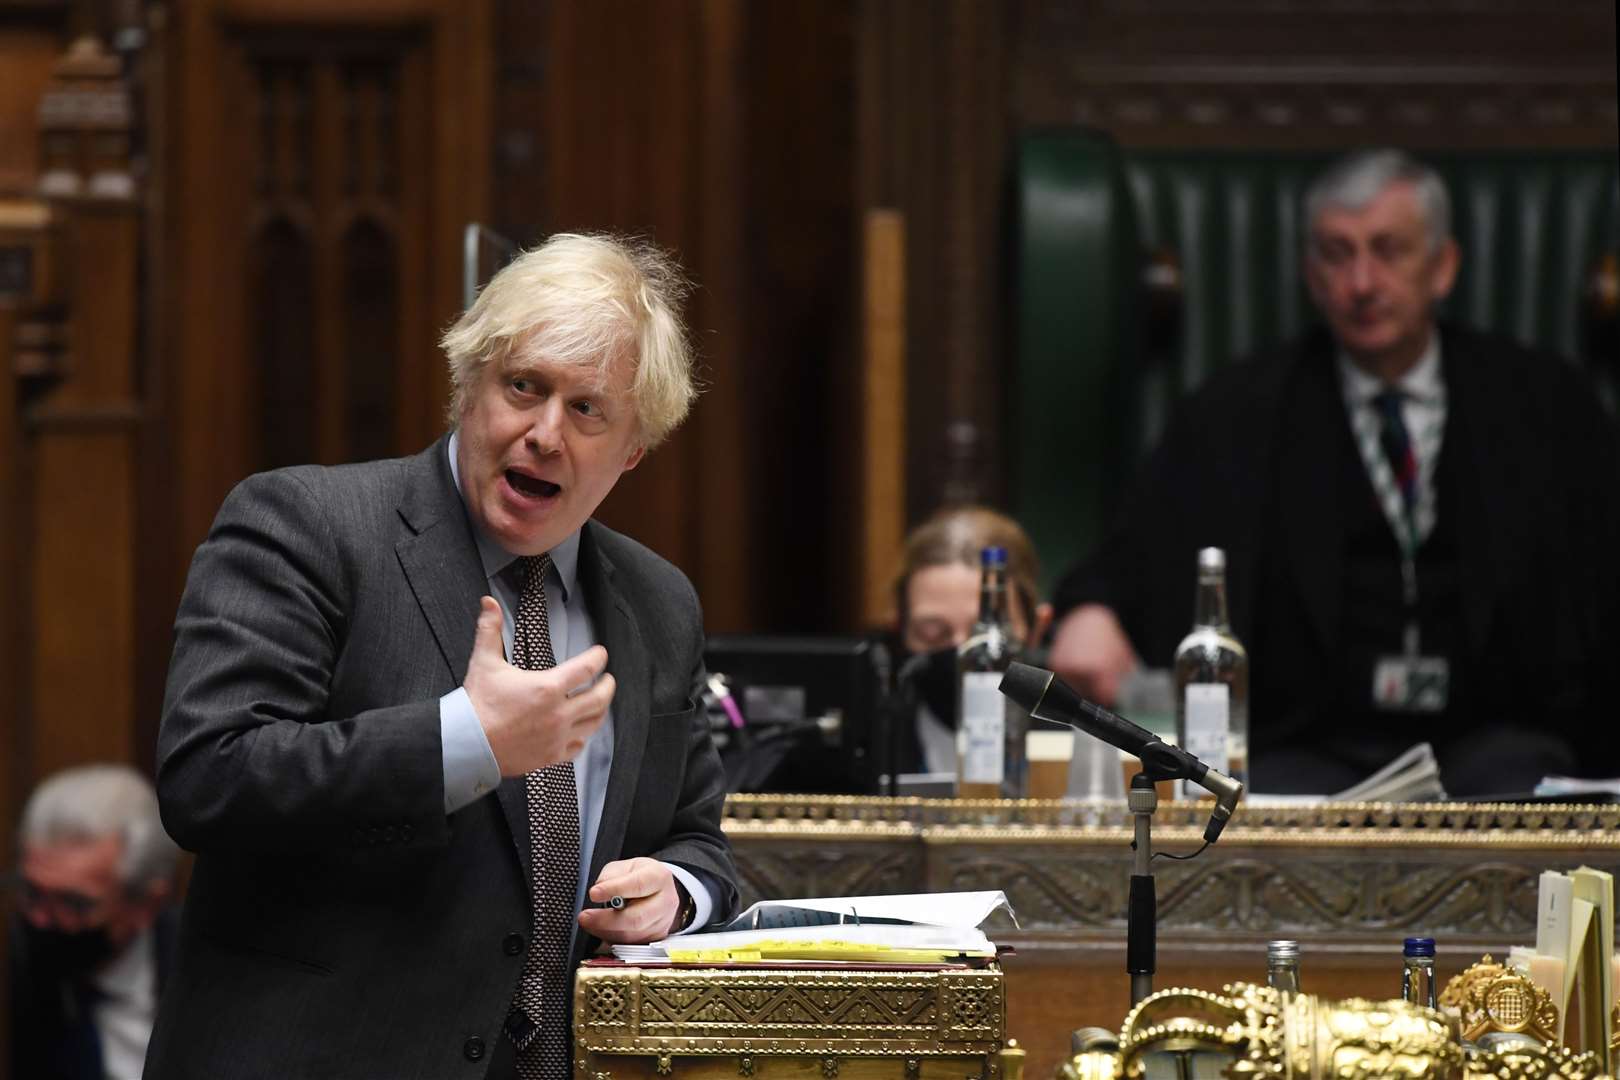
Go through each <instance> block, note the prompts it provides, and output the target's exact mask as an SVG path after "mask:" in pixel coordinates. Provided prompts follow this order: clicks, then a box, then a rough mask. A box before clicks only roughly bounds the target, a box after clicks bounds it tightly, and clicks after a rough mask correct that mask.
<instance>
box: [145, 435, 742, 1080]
mask: <svg viewBox="0 0 1620 1080" xmlns="http://www.w3.org/2000/svg"><path fill="white" fill-rule="evenodd" d="M580 581H581V583H582V586H583V588H584V589H585V596H586V600H587V603H588V604H589V606H590V610H591V617H592V620H593V621H594V623H595V625H596V628H597V632H598V634H599V636H600V638H601V640H602V643H603V645H604V646H606V648H607V651H608V657H609V660H608V670H609V671H611V672H612V673H613V676H614V679H615V680H616V683H617V690H616V694H615V698H614V723H615V739H614V752H613V764H612V771H611V775H610V778H609V783H608V790H607V796H606V803H605V806H604V808H603V811H602V822H601V826H600V829H599V832H598V838H597V841H596V847H595V852H594V856H593V859H592V868H591V877H592V879H594V878H595V876H596V874H597V873H598V871H599V870H600V868H601V866H602V865H603V863H605V862H607V861H609V860H611V859H617V858H630V857H634V856H638V855H646V856H651V857H654V858H658V859H662V860H664V861H667V862H673V863H678V864H680V865H682V866H685V867H689V868H692V869H695V870H698V871H700V872H703V873H704V874H706V875H707V877H708V879H709V880H711V881H713V882H715V883H717V884H718V885H719V892H720V895H718V896H716V898H715V900H716V908H717V910H716V912H715V914H716V916H717V917H719V916H724V915H725V914H727V913H728V912H729V911H730V910H731V909H732V908H733V907H734V906H735V903H736V886H735V871H734V869H733V867H732V864H731V859H730V854H729V851H728V848H727V845H726V842H725V838H724V836H723V835H722V833H721V831H720V824H719V822H720V810H721V805H722V803H723V801H724V797H725V785H724V778H723V775H722V772H721V769H720V764H719V760H718V757H717V756H716V754H715V751H714V748H713V745H712V743H711V741H710V739H709V735H708V726H707V722H706V719H705V716H704V714H703V710H702V707H701V699H700V697H699V690H698V688H699V687H700V685H701V683H702V681H703V679H704V671H703V634H702V618H701V613H700V611H699V607H698V602H697V597H696V594H695V593H694V592H693V589H692V587H691V584H690V583H689V582H688V581H687V580H686V578H685V577H684V576H683V575H682V574H681V573H680V571H678V570H676V569H675V568H674V567H673V566H671V565H670V564H669V563H667V562H665V561H664V560H662V559H660V558H659V557H658V556H656V555H654V554H652V553H651V552H650V551H648V550H647V549H646V548H644V547H642V546H641V545H639V544H637V543H635V542H634V541H632V540H629V539H627V538H626V537H624V536H621V535H619V534H617V533H615V532H613V531H611V530H609V529H607V528H604V527H602V526H600V525H598V524H596V523H595V522H590V523H587V525H586V527H585V529H584V533H583V537H582V540H581V544H580ZM486 588H487V586H486V582H485V580H484V573H483V570H482V567H481V565H480V563H479V558H478V553H477V548H476V545H475V543H474V540H473V534H472V529H471V525H470V524H469V521H468V518H467V514H466V510H465V508H464V506H463V504H462V501H461V498H460V496H459V495H458V494H457V492H456V490H455V486H454V483H453V481H452V479H451V476H450V470H449V466H448V464H447V462H446V457H445V446H444V441H443V440H440V442H438V443H436V444H435V445H434V446H432V447H430V448H428V449H427V450H425V451H423V452H422V453H421V454H418V455H417V456H415V457H413V458H404V459H398V460H393V461H381V462H372V463H368V464H364V465H352V466H342V467H338V468H319V467H313V466H312V467H301V468H295V469H282V470H277V471H275V472H270V473H264V474H260V475H258V476H254V477H251V478H249V479H248V480H246V481H244V482H243V483H242V484H241V485H239V486H238V487H237V488H236V489H235V490H234V491H233V492H232V493H231V494H230V496H229V497H228V498H227V499H226V501H225V503H224V505H223V506H222V507H221V509H220V512H219V516H218V518H217V519H216V520H215V522H214V527H213V529H212V531H211V532H210V534H209V537H208V539H207V540H206V541H205V542H204V543H203V545H202V546H201V547H200V548H199V549H198V551H197V555H196V558H195V559H194V561H193V563H192V567H191V573H190V576H189V579H188V581H187V585H186V590H185V595H184V597H183V599H182V600H181V603H180V610H179V614H178V615H177V617H176V621H175V647H174V656H173V660H172V662H171V664H170V668H169V680H168V689H167V694H166V698H165V702H164V709H163V719H162V725H161V729H160V731H159V735H158V748H157V763H158V794H159V798H160V801H161V804H162V810H163V819H164V823H165V825H166V826H167V827H168V829H169V831H170V833H171V834H172V835H173V836H174V838H175V839H176V840H177V841H178V842H179V843H180V844H181V845H182V846H183V847H185V848H187V849H189V850H191V851H195V852H197V861H196V868H195V870H194V872H193V875H192V879H191V885H190V890H189V893H188V896H187V898H186V905H185V910H184V914H183V918H182V927H181V937H180V947H179V955H178V957H177V961H176V965H175V971H174V974H173V976H172V978H171V980H170V983H169V986H168V988H167V991H166V993H165V995H164V1000H163V1002H162V1005H161V1007H160V1009H159V1015H158V1020H157V1026H156V1030H155V1031H154V1032H153V1036H152V1043H151V1047H150V1049H149V1052H148V1059H147V1072H146V1075H147V1076H148V1077H150V1078H153V1080H170V1078H178V1077H199V1078H201V1077H207V1078H210V1080H214V1078H222V1077H266V1078H271V1077H273V1078H276V1080H282V1078H285V1077H294V1076H296V1077H300V1078H314V1077H344V1078H361V1077H378V1078H384V1077H386V1078H390V1080H393V1078H403V1077H424V1078H426V1077H433V1078H436V1080H437V1078H443V1077H458V1076H465V1077H477V1076H481V1075H483V1071H484V1069H485V1067H486V1066H487V1064H488V1051H489V1049H490V1048H491V1047H492V1046H493V1045H494V1041H495V1040H496V1039H497V1038H498V1037H499V1034H498V1033H499V1029H500V1025H501V1023H502V1021H503V1019H504V1018H505V1014H506V1011H507V1007H508V1004H509V1002H510V1000H511V997H512V993H513V989H514V987H515V986H516V983H517V979H518V974H519V972H520V971H521V969H522V965H523V951H524V950H525V949H526V948H528V946H529V941H528V938H529V935H530V933H531V930H530V920H529V899H528V887H527V884H526V882H527V881H528V874H527V865H526V864H527V862H528V832H527V819H526V816H525V814H524V809H523V795H522V789H521V784H520V783H519V782H517V781H507V782H506V783H504V784H502V785H501V788H500V790H499V792H498V797H497V798H486V799H481V800H478V801H477V802H474V803H473V804H471V805H469V806H467V807H465V808H464V809H462V810H459V811H457V812H456V813H454V814H450V815H446V814H445V812H444V791H443V787H444V781H443V775H442V760H441V752H440V740H439V704H438V699H439V698H440V696H442V695H443V694H445V693H447V692H448V691H450V690H452V689H454V688H455V687H456V686H458V685H460V683H461V680H462V678H463V676H464V675H465V673H466V668H467V662H468V658H469V656H470V654H471V651H472V642H473V635H474V629H475V622H476V619H477V613H478V600H479V597H480V596H482V595H483V594H484V592H485V591H486ZM579 936H580V937H581V938H582V939H584V935H579ZM594 944H595V942H594V941H592V940H588V939H587V940H580V941H579V942H577V943H576V957H575V959H576V960H577V959H578V958H579V954H582V953H583V952H584V951H585V950H586V949H588V948H590V947H593V946H594Z"/></svg>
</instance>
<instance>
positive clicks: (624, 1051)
mask: <svg viewBox="0 0 1620 1080" xmlns="http://www.w3.org/2000/svg"><path fill="white" fill-rule="evenodd" d="M1002 991H1003V986H1002V973H1001V971H1000V969H999V968H996V967H990V968H985V969H974V968H966V967H942V968H884V969H881V970H879V969H870V968H862V969H850V968H773V967H734V968H723V969H722V968H686V967H671V968H654V967H646V968H635V967H625V966H622V965H617V964H602V963H588V964H586V965H585V966H583V967H581V968H580V969H579V972H578V974H577V976H576V978H575V982H574V1075H575V1078H576V1080H654V1078H656V1077H673V1078H676V1080H733V1078H741V1080H788V1078H792V1080H974V1078H977V1080H1002V1077H1001V1062H1000V1058H999V1057H998V1054H999V1052H1000V1051H1001V1049H1002V1042H1003V1037H1004V1035H1005V1031H1006V998H1005V995H1004V994H1003V992H1002Z"/></svg>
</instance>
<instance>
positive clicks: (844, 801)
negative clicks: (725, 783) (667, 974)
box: [726, 795, 1620, 948]
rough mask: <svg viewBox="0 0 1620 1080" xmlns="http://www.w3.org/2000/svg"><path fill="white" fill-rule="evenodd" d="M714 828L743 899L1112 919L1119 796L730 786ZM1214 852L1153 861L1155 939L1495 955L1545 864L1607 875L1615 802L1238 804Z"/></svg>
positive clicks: (1050, 921) (1110, 925) (1049, 935)
mask: <svg viewBox="0 0 1620 1080" xmlns="http://www.w3.org/2000/svg"><path fill="white" fill-rule="evenodd" d="M1208 812H1209V810H1208V805H1207V804H1199V803H1193V802H1173V803H1168V804H1164V805H1163V806H1162V808H1161V810H1160V814H1159V819H1158V822H1157V825H1156V827H1155V840H1156V841H1157V842H1158V843H1159V844H1160V845H1161V846H1162V847H1163V848H1164V849H1166V850H1171V851H1174V850H1177V849H1181V850H1190V849H1191V848H1192V847H1193V846H1194V845H1195V843H1196V842H1197V841H1198V839H1199V838H1200V836H1201V834H1202V830H1203V827H1204V824H1205V821H1206V819H1207V816H1208ZM984 820H989V821H991V822H993V823H994V824H992V825H988V826H987V825H983V824H978V823H976V822H981V821H984ZM726 828H727V832H728V834H729V835H730V836H731V838H732V842H733V844H734V845H735V847H736V848H737V851H738V853H739V858H738V863H739V865H740V866H742V867H743V869H744V883H743V884H744V889H743V892H744V898H745V900H747V901H752V900H754V899H758V898H761V897H766V896H844V895H862V894H867V893H882V892H889V893H905V892H917V891H924V890H931V889H933V890H937V889H1001V890H1004V891H1005V892H1006V893H1007V896H1008V899H1009V900H1010V901H1011V902H1012V906H1013V909H1014V910H1015V911H1017V912H1018V917H1019V926H1020V930H1019V936H1018V937H1017V938H1016V939H1015V940H1016V941H1017V943H1018V944H1019V945H1020V946H1033V945H1035V944H1037V943H1039V944H1040V945H1042V946H1045V945H1047V944H1049V943H1050V944H1062V943H1066V942H1068V941H1074V940H1093V939H1095V938H1096V937H1097V936H1098V935H1099V934H1104V935H1106V934H1111V933H1112V932H1114V931H1117V930H1120V929H1122V928H1123V927H1124V924H1125V906H1126V895H1125V891H1126V888H1127V885H1128V876H1127V875H1126V874H1125V873H1124V872H1123V871H1122V866H1123V860H1124V859H1125V858H1126V854H1125V853H1126V852H1127V851H1128V848H1129V844H1130V841H1131V830H1130V829H1129V828H1128V827H1127V823H1126V820H1125V811H1124V805H1123V803H1118V804H1105V805H1102V806H1100V807H1099V806H1097V805H1094V804H1084V803H1078V802H1066V801H1063V800H1029V801H1024V802H1018V801H1003V800H963V801H958V800H952V799H893V800H890V799H880V798H865V797H852V796H789V795H779V796H758V795H752V796H750V795H740V796H732V797H731V798H730V800H728V802H727V818H726ZM1221 846H1222V849H1223V855H1222V857H1221V858H1218V859H1216V858H1203V859H1198V860H1194V861H1192V862H1188V863H1177V864H1175V865H1166V866H1163V867H1162V868H1160V871H1159V875H1158V883H1159V884H1158V890H1159V894H1158V895H1159V910H1158V915H1159V925H1160V927H1161V928H1162V929H1163V930H1164V931H1165V932H1167V933H1180V932H1183V931H1186V932H1190V933H1192V934H1198V935H1203V934H1209V935H1219V936H1220V937H1221V938H1222V939H1223V940H1233V939H1237V938H1241V937H1245V936H1248V937H1252V938H1254V939H1262V938H1263V937H1269V936H1275V935H1276V934H1278V933H1284V934H1290V935H1292V936H1307V935H1309V934H1312V933H1330V934H1334V935H1346V934H1348V935H1356V936H1365V937H1366V938H1368V939H1369V940H1370V939H1371V938H1373V937H1375V936H1376V937H1377V938H1378V939H1379V940H1388V939H1389V938H1390V937H1391V936H1396V935H1398V934H1399V932H1400V931H1401V930H1403V929H1404V928H1405V927H1409V926H1415V925H1422V926H1426V927H1430V928H1432V930H1433V932H1434V933H1436V934H1437V935H1443V936H1445V937H1446V938H1447V939H1448V940H1450V941H1453V942H1466V943H1468V944H1469V945H1471V946H1477V947H1480V948H1487V947H1489V948H1496V947H1498V946H1500V947H1502V948H1505V947H1506V946H1507V945H1508V944H1509V943H1511V942H1512V941H1520V940H1524V939H1525V938H1526V937H1527V936H1528V935H1530V934H1532V933H1533V932H1534V927H1535V882H1536V878H1537V876H1538V875H1539V873H1540V872H1541V871H1542V870H1544V869H1548V868H1551V867H1555V866H1562V865H1565V864H1566V863H1567V862H1568V860H1569V859H1570V858H1572V857H1575V853H1577V852H1578V853H1579V858H1580V859H1581V860H1582V861H1586V862H1589V863H1592V864H1594V865H1598V866H1602V867H1605V868H1612V869H1615V870H1620V806H1604V807H1597V806H1542V805H1514V804H1496V805H1480V804H1473V803H1466V804H1464V803H1456V804H1446V803H1441V804H1432V805H1431V804H1375V803H1341V804H1332V805H1326V806H1313V807H1299V806H1280V805H1277V806H1273V805H1266V804H1263V803H1262V804H1258V805H1255V806H1244V807H1241V808H1240V809H1239V812H1238V816H1237V820H1236V823H1234V824H1233V825H1232V826H1230V827H1229V828H1228V829H1227V830H1226V832H1225V833H1224V834H1223V836H1222V840H1221ZM991 929H992V931H993V932H994V931H996V930H997V928H996V927H994V926H993V927H992V928H991ZM1001 929H1010V927H1002V928H1001Z"/></svg>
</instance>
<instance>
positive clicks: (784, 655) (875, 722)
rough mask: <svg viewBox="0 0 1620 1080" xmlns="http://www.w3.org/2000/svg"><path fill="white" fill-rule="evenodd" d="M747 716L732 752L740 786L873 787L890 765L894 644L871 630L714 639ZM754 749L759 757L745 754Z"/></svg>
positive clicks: (716, 656)
mask: <svg viewBox="0 0 1620 1080" xmlns="http://www.w3.org/2000/svg"><path fill="white" fill-rule="evenodd" d="M704 655H705V659H706V661H707V663H708V668H709V672H710V674H717V675H722V676H724V677H725V680H726V684H727V686H728V687H729V688H730V691H731V695H732V700H733V701H734V702H735V703H736V705H737V707H738V709H739V711H740V712H741V714H742V717H743V720H744V728H743V737H741V738H738V739H733V740H730V745H729V746H728V748H727V751H726V753H725V755H724V756H725V757H727V758H728V759H729V760H727V771H728V777H729V778H732V779H734V780H737V779H739V778H740V780H741V782H740V783H737V784H734V790H753V791H779V792H787V791H804V792H810V793H846V794H873V793H876V792H877V778H878V775H879V773H880V772H882V771H883V769H884V764H885V760H886V758H885V749H884V747H885V735H884V725H883V721H882V717H883V708H884V702H885V694H886V687H887V685H888V680H889V672H888V666H889V656H888V649H887V647H886V646H885V645H884V644H883V643H882V642H880V641H878V640H876V639H873V638H870V637H850V636H826V637H823V636H814V637H810V636H780V635H762V634H728V635H717V636H715V637H711V638H710V639H709V642H708V647H707V649H706V651H705V654H704ZM750 752H752V754H753V757H754V760H753V761H746V760H741V758H742V756H743V755H746V754H748V753H750Z"/></svg>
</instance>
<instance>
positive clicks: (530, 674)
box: [461, 596, 614, 776]
mask: <svg viewBox="0 0 1620 1080" xmlns="http://www.w3.org/2000/svg"><path fill="white" fill-rule="evenodd" d="M607 658H608V656H607V650H606V649H604V648H602V646H600V645H593V646H591V647H590V648H589V649H586V650H585V651H584V652H582V653H580V654H579V655H578V656H576V657H574V658H573V659H571V660H565V661H563V662H562V663H560V664H558V665H557V666H556V667H554V668H548V669H546V670H545V671H525V670H524V669H522V668H517V667H513V666H512V665H511V664H509V663H507V662H506V657H505V655H504V653H503V652H502V648H501V608H500V605H499V604H497V603H496V602H495V600H494V598H493V597H489V596H486V597H484V598H483V600H481V601H480V602H479V611H478V631H477V634H476V635H475V636H474V637H473V650H472V659H471V660H469V661H468V662H467V677H466V679H464V680H463V681H462V684H461V685H462V686H463V687H464V688H465V689H466V691H467V697H468V698H469V699H471V701H472V706H473V711H474V712H475V713H476V714H477V716H478V722H479V724H480V725H482V726H483V729H484V735H485V737H486V738H488V739H489V748H490V750H492V751H494V754H495V762H496V764H498V765H499V766H500V767H501V775H502V776H522V775H523V774H524V773H527V772H533V771H534V770H535V769H539V768H542V767H544V766H546V765H555V764H556V763H557V762H559V761H570V760H572V759H573V758H575V757H578V756H579V752H580V751H581V750H583V749H584V748H585V743H586V741H587V740H589V739H590V737H591V736H592V735H593V734H594V733H595V732H596V729H597V728H598V727H600V726H601V724H602V718H603V717H604V716H606V715H607V709H608V706H609V705H610V704H612V702H613V689H614V682H613V676H612V675H608V674H606V673H605V672H604V670H603V669H605V668H606V667H607ZM592 680H595V681H594V682H593V681H592Z"/></svg>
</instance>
